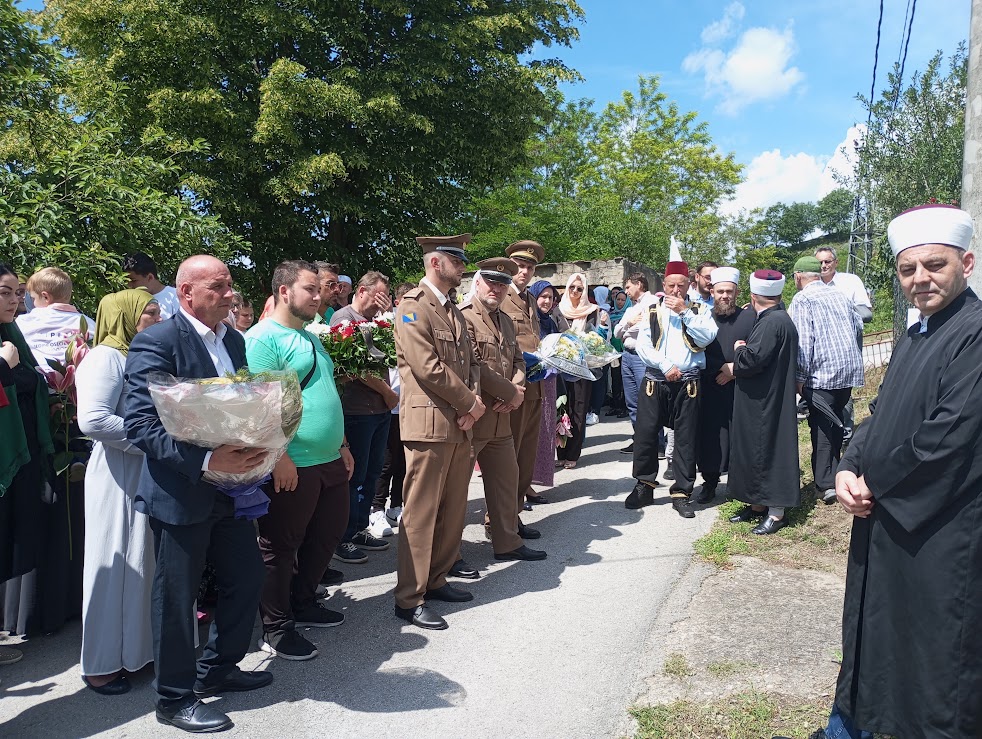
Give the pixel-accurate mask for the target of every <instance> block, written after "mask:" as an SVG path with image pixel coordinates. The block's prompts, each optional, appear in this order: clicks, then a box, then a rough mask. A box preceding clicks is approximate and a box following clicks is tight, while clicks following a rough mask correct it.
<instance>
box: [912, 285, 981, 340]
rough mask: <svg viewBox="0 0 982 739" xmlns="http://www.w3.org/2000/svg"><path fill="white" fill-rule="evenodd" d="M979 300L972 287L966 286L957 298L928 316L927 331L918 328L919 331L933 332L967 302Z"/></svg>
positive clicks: (926, 333) (927, 333) (928, 333)
mask: <svg viewBox="0 0 982 739" xmlns="http://www.w3.org/2000/svg"><path fill="white" fill-rule="evenodd" d="M977 300H978V296H977V295H976V294H975V292H974V291H973V290H972V288H970V287H966V288H965V289H964V290H963V291H962V293H961V294H960V295H959V296H958V297H957V298H955V299H954V300H952V301H951V303H949V304H948V305H946V306H945V307H944V308H942V309H941V310H939V311H938V312H937V313H935V314H933V315H930V316H928V318H927V331H926V332H921V331H920V329H918V332H919V333H924V334H925V335H930V334H933V333H934V332H935V331H937V330H938V329H939V328H941V327H942V326H944V325H945V324H946V323H947V322H948V319H949V318H951V317H952V316H954V315H955V314H956V313H957V312H958V311H960V310H961V309H962V308H964V307H965V304H966V303H974V302H976V301H977Z"/></svg>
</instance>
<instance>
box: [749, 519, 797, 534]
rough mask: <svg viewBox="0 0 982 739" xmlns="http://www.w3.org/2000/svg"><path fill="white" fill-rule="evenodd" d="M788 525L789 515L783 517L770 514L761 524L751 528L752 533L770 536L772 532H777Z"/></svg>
mask: <svg viewBox="0 0 982 739" xmlns="http://www.w3.org/2000/svg"><path fill="white" fill-rule="evenodd" d="M787 525H788V517H787V516H784V517H783V518H771V517H770V516H768V517H767V518H765V519H764V520H763V521H761V522H760V523H759V524H757V525H756V526H754V527H753V528H752V529H750V533H751V534H757V535H758V536H768V535H770V534H776V533H777V532H778V531H780V530H781V529H783V528H784V527H785V526H787Z"/></svg>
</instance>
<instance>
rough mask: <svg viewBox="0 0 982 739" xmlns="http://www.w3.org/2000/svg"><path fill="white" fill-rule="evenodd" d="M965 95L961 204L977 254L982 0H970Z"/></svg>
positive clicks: (981, 186)
mask: <svg viewBox="0 0 982 739" xmlns="http://www.w3.org/2000/svg"><path fill="white" fill-rule="evenodd" d="M966 93H967V94H966V95H965V100H966V102H965V153H964V158H963V160H962V202H961V206H962V208H964V209H965V210H966V211H968V213H969V215H971V216H972V219H973V220H974V221H975V236H974V237H973V238H972V251H974V252H975V253H976V255H978V254H979V248H978V247H979V244H980V243H982V241H980V237H979V229H980V228H982V0H972V21H971V25H970V31H969V38H968V89H967V91H966ZM968 284H969V286H970V287H971V288H972V289H973V290H975V292H976V293H982V270H978V269H977V270H976V271H975V272H974V273H973V274H972V276H971V277H969V279H968Z"/></svg>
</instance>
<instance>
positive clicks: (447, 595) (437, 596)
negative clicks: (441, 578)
mask: <svg viewBox="0 0 982 739" xmlns="http://www.w3.org/2000/svg"><path fill="white" fill-rule="evenodd" d="M426 600H442V601H445V602H447V603H466V602H467V601H469V600H474V594H473V593H468V592H467V591H466V590H460V589H459V588H455V587H454V586H453V585H450V584H447V585H444V586H443V587H442V588H436V589H434V590H427V591H426Z"/></svg>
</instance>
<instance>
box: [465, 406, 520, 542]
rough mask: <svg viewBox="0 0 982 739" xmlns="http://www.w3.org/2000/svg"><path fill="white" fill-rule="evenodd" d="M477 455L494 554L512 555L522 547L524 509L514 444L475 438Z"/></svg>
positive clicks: (507, 438) (504, 438)
mask: <svg viewBox="0 0 982 739" xmlns="http://www.w3.org/2000/svg"><path fill="white" fill-rule="evenodd" d="M522 405H524V403H523V404H522ZM474 455H475V456H476V457H477V463H478V464H479V465H481V476H482V477H483V478H484V501H485V503H486V504H487V507H488V516H487V519H486V521H487V522H488V523H490V524H491V545H492V546H493V547H494V553H495V554H504V553H505V552H513V551H515V550H516V549H518V548H519V547H520V546H522V537H520V536H519V535H518V513H519V511H521V510H522V505H521V503H519V502H518V501H520V500H522V497H517V498H516V497H515V487H516V486H517V485H518V461H517V460H516V459H515V442H514V441H512V438H511V437H510V436H502V437H499V438H496V439H474Z"/></svg>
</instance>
